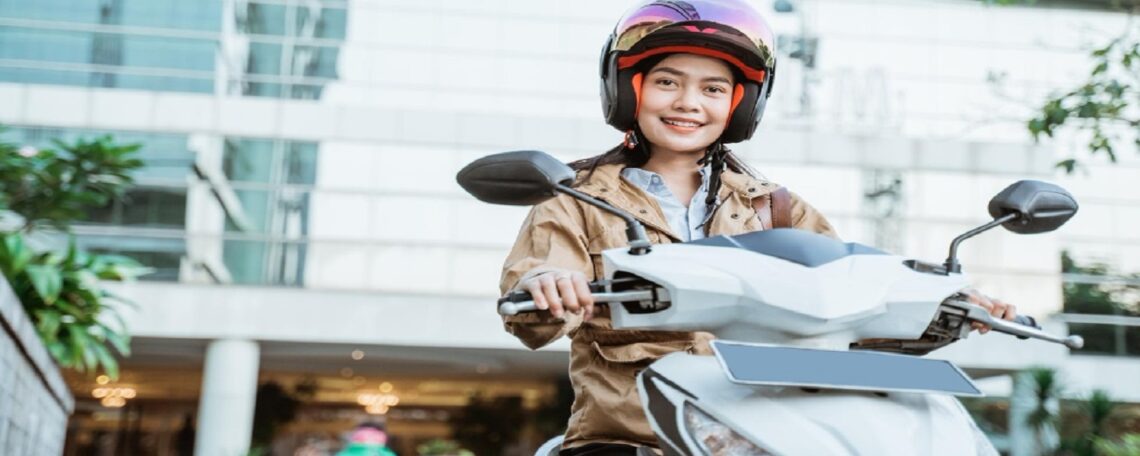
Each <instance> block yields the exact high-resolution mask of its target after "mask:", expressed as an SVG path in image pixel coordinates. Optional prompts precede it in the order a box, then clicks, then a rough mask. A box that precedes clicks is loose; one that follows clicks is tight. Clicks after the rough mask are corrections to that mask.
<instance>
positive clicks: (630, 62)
mask: <svg viewBox="0 0 1140 456" xmlns="http://www.w3.org/2000/svg"><path fill="white" fill-rule="evenodd" d="M675 53H687V54H697V55H703V56H707V57H714V58H718V59H721V60H724V61H726V62H728V63H729V64H732V65H733V66H735V67H736V68H737V69H739V70H740V71H741V72H742V73H744V77H745V78H748V79H751V80H753V81H756V82H757V83H760V84H762V83H763V82H764V78H765V77H766V76H767V73H766V72H765V71H764V70H757V69H755V68H752V67H749V66H748V65H745V64H744V62H742V61H741V60H740V59H738V58H736V57H735V56H733V55H732V54H729V53H727V52H721V51H718V50H715V49H709V48H704V47H700V46H661V47H658V48H653V49H650V50H648V51H645V52H642V53H640V54H635V55H627V56H623V57H618V62H617V63H618V69H619V70H624V69H627V68H630V67H632V66H634V65H637V64H638V63H639V62H641V61H642V60H645V59H647V58H649V57H652V56H655V55H661V54H675ZM638 86H639V89H640V84H639V85H638Z"/></svg>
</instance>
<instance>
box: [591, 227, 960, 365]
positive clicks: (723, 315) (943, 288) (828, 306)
mask: <svg viewBox="0 0 1140 456" xmlns="http://www.w3.org/2000/svg"><path fill="white" fill-rule="evenodd" d="M602 257H603V262H604V267H605V274H606V278H607V279H612V278H614V277H615V276H617V275H622V274H624V273H629V274H633V275H636V276H638V277H641V278H644V279H647V280H650V281H652V282H654V283H656V284H658V285H660V286H661V287H663V288H665V289H666V290H667V291H668V293H669V296H670V298H671V300H672V302H673V303H674V305H672V306H671V307H670V308H668V309H666V310H663V311H658V312H653V313H631V312H629V311H627V310H626V309H624V308H623V307H622V306H612V308H611V316H612V318H613V325H614V328H617V329H634V328H637V329H658V330H690V331H696V330H700V331H708V332H712V333H714V334H716V335H717V336H718V337H721V338H725V339H733V340H740V341H747V342H768V343H783V344H792V345H813V346H820V347H831V348H845V347H846V346H847V345H848V344H849V343H850V342H853V341H856V340H859V339H864V338H872V337H873V338H897V339H916V338H918V337H919V336H921V335H922V333H923V332H924V331H925V330H926V328H927V326H928V325H929V323H930V320H931V318H932V316H933V315H935V314H936V313H937V308H938V306H939V304H940V303H941V301H942V300H943V299H945V298H946V297H947V296H950V295H953V294H954V293H955V292H957V291H958V290H961V289H962V288H965V287H966V286H967V284H968V282H967V280H966V278H965V277H963V276H962V275H960V274H951V275H937V274H930V273H922V272H917V271H914V270H912V269H910V268H908V267H906V266H905V265H904V264H903V262H904V261H905V260H906V259H905V258H903V257H899V256H894V255H885V254H877V255H850V256H845V257H842V258H839V259H836V260H834V261H831V262H828V263H826V264H822V265H818V266H814V267H811V266H805V265H802V264H797V263H795V262H792V261H789V260H785V259H782V258H777V257H774V256H768V255H764V254H760V253H757V252H753V251H749V250H746V249H740V248H728V247H717V246H704V245H691V244H667V245H659V246H655V247H654V249H653V251H652V252H651V253H650V254H648V255H631V254H630V253H629V252H628V251H627V250H625V249H614V250H608V251H605V252H603V254H602ZM677 303H681V304H680V305H677Z"/></svg>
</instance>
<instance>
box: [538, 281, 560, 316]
mask: <svg viewBox="0 0 1140 456" xmlns="http://www.w3.org/2000/svg"><path fill="white" fill-rule="evenodd" d="M535 279H537V280H538V283H539V284H541V285H542V294H543V295H545V296H544V297H545V298H546V302H547V303H548V304H550V314H551V315H553V316H554V318H559V317H561V316H562V311H563V310H565V307H564V306H563V303H562V299H561V297H560V296H559V295H558V285H557V284H555V283H554V275H553V274H543V275H540V276H538V277H535Z"/></svg>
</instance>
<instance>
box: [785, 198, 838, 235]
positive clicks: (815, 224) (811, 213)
mask: <svg viewBox="0 0 1140 456" xmlns="http://www.w3.org/2000/svg"><path fill="white" fill-rule="evenodd" d="M792 226H794V227H796V228H799V229H801V230H808V231H814V232H816V233H819V234H822V235H825V236H828V237H831V238H835V239H839V235H838V234H836V233H835V228H833V227H832V226H831V223H829V222H828V221H827V218H825V217H824V216H823V214H821V213H820V212H819V211H817V210H816V209H815V208H814V207H812V206H811V205H810V204H808V203H807V201H804V199H803V198H800V196H799V195H797V194H795V193H792Z"/></svg>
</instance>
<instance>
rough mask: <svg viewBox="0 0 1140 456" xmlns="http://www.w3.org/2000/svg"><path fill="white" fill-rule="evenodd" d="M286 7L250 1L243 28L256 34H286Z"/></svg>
mask: <svg viewBox="0 0 1140 456" xmlns="http://www.w3.org/2000/svg"><path fill="white" fill-rule="evenodd" d="M286 8H287V7H286V6H285V5H274V4H261V3H250V4H248V5H247V6H246V11H245V23H244V24H242V25H244V27H243V28H242V30H244V31H245V32H246V33H250V34H254V35H275V36H284V35H285V15H286Z"/></svg>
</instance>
